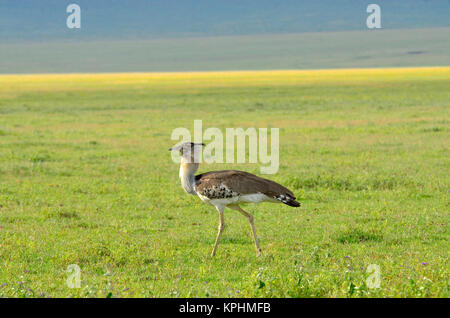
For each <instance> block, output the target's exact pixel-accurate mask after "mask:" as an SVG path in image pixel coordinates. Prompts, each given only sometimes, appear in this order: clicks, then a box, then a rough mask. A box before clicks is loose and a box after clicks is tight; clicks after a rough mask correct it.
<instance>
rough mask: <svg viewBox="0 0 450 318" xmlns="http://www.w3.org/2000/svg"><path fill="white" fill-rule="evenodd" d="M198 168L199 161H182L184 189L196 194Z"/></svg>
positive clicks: (181, 171) (182, 183) (181, 173)
mask: <svg viewBox="0 0 450 318" xmlns="http://www.w3.org/2000/svg"><path fill="white" fill-rule="evenodd" d="M197 169H198V163H186V162H181V165H180V180H181V186H182V187H183V189H184V191H186V193H189V194H196V193H197V192H196V189H195V173H196V172H197Z"/></svg>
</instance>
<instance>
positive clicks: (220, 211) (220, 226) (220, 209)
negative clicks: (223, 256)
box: [211, 207, 225, 256]
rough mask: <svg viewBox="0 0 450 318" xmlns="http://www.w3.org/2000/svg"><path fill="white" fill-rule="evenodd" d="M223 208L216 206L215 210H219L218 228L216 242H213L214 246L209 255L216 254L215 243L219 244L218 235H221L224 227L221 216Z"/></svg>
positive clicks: (223, 220)
mask: <svg viewBox="0 0 450 318" xmlns="http://www.w3.org/2000/svg"><path fill="white" fill-rule="evenodd" d="M224 209H225V208H219V207H217V211H219V230H218V232H217V237H216V243H215V244H214V248H213V250H212V253H211V256H214V255H216V250H217V245H219V240H220V236H221V235H222V232H223V230H224V229H225V219H224V217H223V210H224Z"/></svg>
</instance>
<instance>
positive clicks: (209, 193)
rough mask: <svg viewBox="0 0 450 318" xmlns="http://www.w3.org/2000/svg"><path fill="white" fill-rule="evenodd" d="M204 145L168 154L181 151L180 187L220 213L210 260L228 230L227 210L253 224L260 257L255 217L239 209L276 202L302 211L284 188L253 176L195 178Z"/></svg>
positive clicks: (240, 173) (187, 145) (225, 174)
mask: <svg viewBox="0 0 450 318" xmlns="http://www.w3.org/2000/svg"><path fill="white" fill-rule="evenodd" d="M201 146H204V144H202V143H192V142H185V143H183V144H180V145H178V146H175V147H172V148H170V149H169V150H170V151H172V150H175V151H179V152H180V155H181V164H180V174H179V175H180V179H181V186H182V187H183V189H184V191H186V193H188V194H192V195H197V196H198V197H199V198H200V199H201V200H202V201H203V202H205V203H207V204H210V205H213V206H215V207H216V209H217V211H218V212H219V230H218V233H217V237H216V242H215V244H214V248H213V250H212V253H211V256H214V255H215V254H216V251H217V246H218V244H219V240H220V236H221V235H222V232H223V230H224V228H225V220H224V214H223V212H224V210H225V208H230V209H233V210H236V211H238V212H240V213H241V214H243V215H244V216H245V217H246V218H247V219H248V221H249V222H250V227H251V229H252V234H253V239H254V241H255V246H256V253H257V255H258V256H259V255H260V254H261V247H260V246H259V243H258V237H257V236H256V229H255V224H254V221H253V215H251V214H250V213H248V212H246V211H244V210H243V209H242V208H241V207H240V205H241V204H245V203H261V202H276V203H284V204H287V205H289V206H292V207H299V206H300V203H299V202H297V201H296V200H295V196H294V194H293V193H292V192H291V191H290V190H289V189H286V188H285V187H283V186H282V185H280V184H278V183H276V182H274V181H271V180H267V179H263V178H260V177H258V176H255V175H254V174H251V173H248V172H244V171H238V170H223V171H211V172H206V173H202V174H199V175H195V173H196V172H197V169H198V166H199V163H198V162H197V161H198V160H196V158H197V155H198V151H201Z"/></svg>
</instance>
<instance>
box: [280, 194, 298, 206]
mask: <svg viewBox="0 0 450 318" xmlns="http://www.w3.org/2000/svg"><path fill="white" fill-rule="evenodd" d="M275 199H277V200H279V201H281V202H283V203H284V204H286V205H289V206H293V207H295V208H298V207H299V206H300V202H297V201H296V198H295V197H294V196H293V195H291V194H289V193H286V194H281V195H279V196H275Z"/></svg>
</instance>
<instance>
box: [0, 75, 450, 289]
mask: <svg viewBox="0 0 450 318" xmlns="http://www.w3.org/2000/svg"><path fill="white" fill-rule="evenodd" d="M449 87H450V68H448V67H447V68H444V67H441V68H438V67H437V68H405V69H359V70H358V69H356V70H321V71H262V72H212V73H172V74H163V73H161V74H158V73H154V74H139V73H136V74H131V73H130V74H91V75H89V74H72V75H4V76H0V296H7V297H106V296H112V297H191V296H197V297H217V296H219V297H249V296H255V297H368V296H371V297H439V296H440V297H448V296H449V290H448V286H449V266H448V239H449V231H448V220H449V189H450V160H449V140H450V138H449V137H450V135H449V115H450V114H449V110H450V90H449V89H448V88H449ZM194 119H202V120H203V127H204V128H207V127H218V128H220V129H225V128H226V127H244V128H246V127H279V128H280V169H279V172H278V173H277V174H275V175H271V176H268V177H269V178H271V179H273V180H275V181H278V182H280V183H282V184H284V185H286V186H287V187H289V188H291V189H292V190H293V191H294V192H295V194H296V195H297V197H298V198H299V200H300V201H301V202H302V207H301V208H298V209H293V208H290V207H288V206H284V205H274V204H262V205H259V206H249V207H248V211H250V212H252V213H253V214H254V216H255V220H256V226H257V231H258V234H259V237H260V243H261V246H262V248H263V256H262V257H260V258H257V257H255V252H254V247H253V243H252V238H251V234H250V229H249V226H248V224H247V221H246V219H244V218H243V217H242V216H241V215H239V214H238V213H237V212H235V211H231V210H229V211H228V210H227V212H226V214H225V217H226V221H227V225H228V227H227V229H226V230H225V232H224V235H223V236H222V240H221V244H220V246H219V250H218V254H217V256H216V257H215V258H212V259H211V258H210V257H209V253H210V250H211V248H212V245H213V243H214V239H215V234H216V230H217V223H218V217H217V212H216V211H215V210H214V208H213V207H209V206H206V205H204V204H203V203H202V202H200V200H199V199H198V198H196V197H193V196H187V195H186V194H185V193H184V192H183V190H182V189H181V187H180V185H179V180H178V166H177V165H176V164H174V163H173V162H172V161H171V158H170V154H169V152H168V151H167V149H168V148H169V147H170V146H171V145H172V144H173V143H174V142H173V141H171V140H170V135H171V132H172V130H173V129H174V128H176V127H187V128H189V129H192V128H193V121H194ZM229 168H232V169H242V170H246V171H249V172H253V173H256V174H259V168H258V165H254V164H253V165H252V164H240V165H238V164H234V165H233V164H212V165H208V166H206V165H203V166H201V168H200V172H204V171H208V170H213V169H229ZM70 264H77V265H79V266H80V268H81V281H82V283H81V288H79V289H76V288H75V289H70V288H68V287H67V285H66V279H67V277H68V276H69V274H68V273H67V272H66V268H67V267H68V266H69V265H70ZM370 264H376V265H378V266H379V268H380V278H381V285H380V288H375V289H371V288H369V286H368V285H367V282H366V280H367V278H368V277H369V276H370V274H369V273H367V267H368V266H369V265H370Z"/></svg>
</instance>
